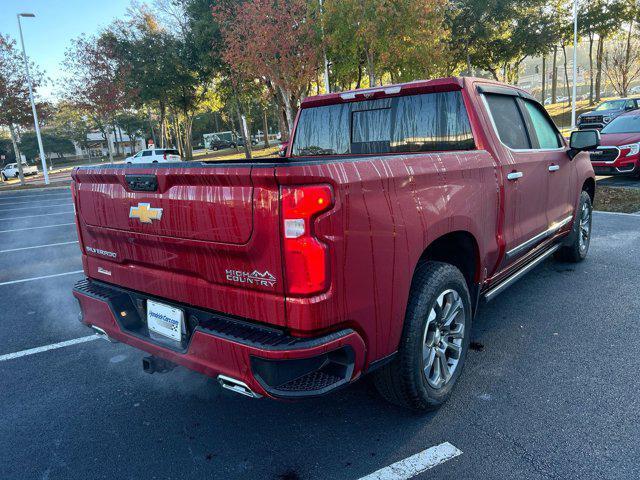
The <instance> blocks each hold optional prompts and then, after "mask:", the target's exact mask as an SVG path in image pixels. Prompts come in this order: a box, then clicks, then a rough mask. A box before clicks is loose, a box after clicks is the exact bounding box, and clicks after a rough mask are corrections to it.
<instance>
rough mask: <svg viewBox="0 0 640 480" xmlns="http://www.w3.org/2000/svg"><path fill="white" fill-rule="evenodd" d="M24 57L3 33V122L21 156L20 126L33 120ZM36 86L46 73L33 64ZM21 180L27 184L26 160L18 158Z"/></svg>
mask: <svg viewBox="0 0 640 480" xmlns="http://www.w3.org/2000/svg"><path fill="white" fill-rule="evenodd" d="M24 71H25V70H24V61H23V58H22V56H21V55H20V53H19V52H18V50H17V48H16V42H15V41H14V40H12V39H11V38H10V37H8V36H4V35H2V34H0V126H5V127H7V128H8V129H9V133H10V135H11V143H12V144H13V150H14V154H15V158H16V159H19V158H20V147H19V138H18V130H17V129H18V127H20V126H27V125H29V124H31V122H33V117H32V116H31V115H32V113H31V105H30V102H29V87H28V84H27V78H26V75H25V73H24ZM31 72H32V75H31V78H32V85H33V88H34V90H35V89H37V87H38V86H39V85H40V83H41V82H42V78H43V76H42V73H41V72H40V71H39V70H38V69H37V68H35V67H34V66H31ZM18 175H19V177H20V183H21V184H24V175H23V174H22V162H20V161H18Z"/></svg>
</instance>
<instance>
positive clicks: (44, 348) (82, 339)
mask: <svg viewBox="0 0 640 480" xmlns="http://www.w3.org/2000/svg"><path fill="white" fill-rule="evenodd" d="M98 339H100V337H99V336H98V335H89V336H87V337H80V338H74V339H73V340H67V341H66V342H59V343H52V344H51V345H44V346H42V347H36V348H30V349H29V350H21V351H19V352H14V353H6V354H4V355H0V362H6V361H7V360H13V359H14V358H20V357H26V356H28V355H34V354H36V353H41V352H46V351H48V350H55V349H57V348H63V347H68V346H70V345H77V344H79V343H85V342H92V341H94V340H98Z"/></svg>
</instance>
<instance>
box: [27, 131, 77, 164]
mask: <svg viewBox="0 0 640 480" xmlns="http://www.w3.org/2000/svg"><path fill="white" fill-rule="evenodd" d="M41 137H42V145H43V147H44V151H45V152H51V153H55V154H57V155H58V156H59V157H64V154H65V153H74V152H75V148H74V146H73V142H72V141H71V140H70V139H69V138H68V137H64V136H61V135H59V134H58V133H57V132H54V131H51V130H42V131H41ZM20 147H21V149H22V153H23V154H24V156H25V157H26V158H29V159H35V158H36V157H37V156H38V155H39V154H40V150H39V149H38V139H37V138H36V134H35V132H25V133H23V134H22V138H21V142H20Z"/></svg>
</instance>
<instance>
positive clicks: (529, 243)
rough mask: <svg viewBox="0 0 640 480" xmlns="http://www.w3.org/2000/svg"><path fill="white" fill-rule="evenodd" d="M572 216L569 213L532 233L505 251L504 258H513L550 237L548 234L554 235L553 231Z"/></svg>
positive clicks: (558, 229) (567, 221)
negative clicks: (547, 226)
mask: <svg viewBox="0 0 640 480" xmlns="http://www.w3.org/2000/svg"><path fill="white" fill-rule="evenodd" d="M572 218H573V215H569V216H568V217H566V218H563V219H562V220H560V221H559V222H556V223H555V224H552V225H551V226H550V227H549V228H547V229H546V230H545V231H543V232H540V233H538V234H537V235H534V236H533V237H531V238H530V239H529V240H527V241H525V242H523V243H521V244H520V245H518V246H516V247H513V248H512V249H511V250H509V251H507V253H506V254H505V258H507V259H510V258H513V257H515V256H516V255H518V254H520V253H522V252H523V251H524V250H528V249H529V248H530V247H532V246H534V245H535V244H536V243H538V242H540V241H542V240H544V239H545V238H547V237H550V236H552V235H554V234H555V233H557V232H558V231H560V229H561V228H562V227H564V226H565V225H567V224H568V223H569V222H570V221H571V219H572Z"/></svg>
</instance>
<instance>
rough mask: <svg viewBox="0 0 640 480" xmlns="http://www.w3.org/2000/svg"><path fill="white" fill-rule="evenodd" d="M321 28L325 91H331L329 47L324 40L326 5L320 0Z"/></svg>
mask: <svg viewBox="0 0 640 480" xmlns="http://www.w3.org/2000/svg"><path fill="white" fill-rule="evenodd" d="M320 30H321V32H322V57H323V63H324V91H325V93H331V84H330V83H329V61H328V60H327V47H326V45H325V40H324V5H323V0H320Z"/></svg>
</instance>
